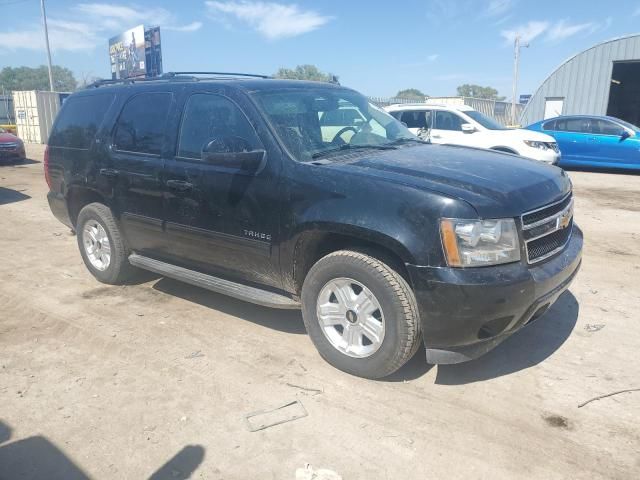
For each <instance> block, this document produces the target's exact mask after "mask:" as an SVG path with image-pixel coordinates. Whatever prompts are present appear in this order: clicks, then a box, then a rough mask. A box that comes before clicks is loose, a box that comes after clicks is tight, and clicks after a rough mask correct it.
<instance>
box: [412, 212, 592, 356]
mask: <svg viewBox="0 0 640 480" xmlns="http://www.w3.org/2000/svg"><path fill="white" fill-rule="evenodd" d="M582 242H583V237H582V231H581V230H580V229H579V228H578V227H577V226H575V225H574V226H573V232H572V235H571V240H570V241H569V244H568V245H567V246H566V247H565V249H564V250H562V251H561V252H559V253H558V254H557V255H555V256H554V257H552V258H550V259H549V260H547V261H545V262H543V263H542V264H540V265H536V266H527V265H526V264H525V263H524V262H519V263H514V264H509V265H501V266H496V267H483V268H466V269H464V268H437V267H421V266H415V265H407V268H408V271H409V276H410V277H411V281H412V284H413V289H414V292H415V295H416V300H417V302H418V308H419V311H420V318H421V323H422V334H423V338H424V343H425V346H426V349H427V361H428V362H429V363H441V364H446V363H460V362H464V361H467V360H472V359H474V358H477V357H479V356H481V355H483V354H484V353H486V352H488V351H489V350H491V349H493V348H494V347H496V346H497V345H498V344H499V343H500V342H502V341H503V340H505V339H506V338H507V337H509V336H510V335H512V334H513V333H515V332H516V331H517V330H519V329H520V328H522V327H523V326H525V325H526V324H527V323H529V322H531V321H533V320H535V319H537V318H538V317H540V316H541V315H542V314H543V313H544V312H545V311H546V310H547V309H548V308H549V307H550V306H551V305H552V304H553V303H554V302H555V301H556V300H557V298H558V297H559V296H560V295H561V294H562V293H563V292H564V291H565V290H566V289H567V288H568V287H569V284H570V283H571V281H572V280H573V278H574V277H575V275H576V274H577V272H578V269H579V268H580V263H581V259H582Z"/></svg>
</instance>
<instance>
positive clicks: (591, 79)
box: [520, 34, 640, 125]
mask: <svg viewBox="0 0 640 480" xmlns="http://www.w3.org/2000/svg"><path fill="white" fill-rule="evenodd" d="M580 114H582V115H611V116H614V117H618V118H621V119H623V120H626V121H628V122H631V123H633V124H636V125H638V124H640V34H635V35H629V36H626V37H621V38H616V39H613V40H609V41H606V42H603V43H600V44H598V45H595V46H593V47H591V48H589V49H588V50H585V51H584V52H581V53H579V54H577V55H575V56H573V57H571V58H570V59H568V60H567V61H565V62H564V63H563V64H562V65H560V66H559V67H558V68H557V69H556V70H555V71H554V72H553V73H552V74H551V75H550V76H549V77H548V78H547V79H546V80H545V81H544V82H543V83H542V85H541V86H540V87H539V88H538V90H537V91H536V92H535V93H534V94H533V96H532V97H531V99H530V100H529V103H528V104H527V105H526V107H525V109H524V111H523V112H522V116H521V117H520V123H521V124H522V125H529V124H531V123H534V122H537V121H539V120H542V119H545V118H551V117H556V116H558V115H580Z"/></svg>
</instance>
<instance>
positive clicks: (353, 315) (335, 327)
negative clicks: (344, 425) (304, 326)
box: [316, 278, 384, 358]
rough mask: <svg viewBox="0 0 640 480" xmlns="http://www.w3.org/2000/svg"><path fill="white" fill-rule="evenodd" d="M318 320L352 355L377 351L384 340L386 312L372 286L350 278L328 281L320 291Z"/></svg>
mask: <svg viewBox="0 0 640 480" xmlns="http://www.w3.org/2000/svg"><path fill="white" fill-rule="evenodd" d="M316 311H317V315H318V321H319V323H320V327H321V329H322V332H323V333H324V335H325V337H327V340H329V342H330V343H331V345H332V346H333V347H334V348H336V349H337V350H339V351H340V352H342V353H344V354H345V355H348V356H350V357H356V358H364V357H369V356H371V355H373V354H374V353H375V352H377V351H378V349H379V348H380V346H381V345H382V341H383V340H384V315H383V313H382V308H381V307H380V302H378V299H377V298H376V297H375V296H374V295H373V293H372V292H371V290H369V289H368V288H367V287H365V286H364V285H363V284H361V283H360V282H357V281H356V280H353V279H351V278H335V279H333V280H331V281H329V282H328V283H327V284H326V285H325V286H324V287H322V290H320V294H319V295H318V302H317V308H316Z"/></svg>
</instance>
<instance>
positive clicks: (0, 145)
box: [0, 143, 18, 150]
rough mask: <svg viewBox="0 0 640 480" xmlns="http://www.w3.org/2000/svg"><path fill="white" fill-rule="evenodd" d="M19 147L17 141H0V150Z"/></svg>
mask: <svg viewBox="0 0 640 480" xmlns="http://www.w3.org/2000/svg"><path fill="white" fill-rule="evenodd" d="M17 147H18V144H17V143H0V150H15V149H16V148H17Z"/></svg>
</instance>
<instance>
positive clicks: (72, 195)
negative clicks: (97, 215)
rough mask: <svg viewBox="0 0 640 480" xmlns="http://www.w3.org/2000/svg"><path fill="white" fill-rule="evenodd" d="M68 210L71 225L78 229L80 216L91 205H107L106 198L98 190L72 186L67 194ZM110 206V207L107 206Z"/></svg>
mask: <svg viewBox="0 0 640 480" xmlns="http://www.w3.org/2000/svg"><path fill="white" fill-rule="evenodd" d="M66 199H67V208H68V211H69V219H70V220H71V224H72V225H73V226H74V228H75V227H76V224H77V222H78V214H79V213H80V210H82V209H83V208H84V207H85V206H87V205H89V204H90V203H94V202H99V203H102V204H104V205H107V202H106V198H105V197H104V195H102V194H101V193H100V192H98V191H97V190H94V189H92V188H89V187H86V186H83V185H71V186H70V187H69V188H68V189H67V192H66ZM107 206H108V205H107Z"/></svg>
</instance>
